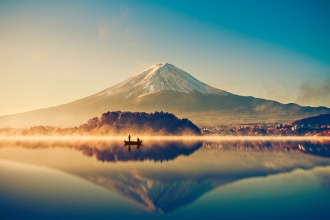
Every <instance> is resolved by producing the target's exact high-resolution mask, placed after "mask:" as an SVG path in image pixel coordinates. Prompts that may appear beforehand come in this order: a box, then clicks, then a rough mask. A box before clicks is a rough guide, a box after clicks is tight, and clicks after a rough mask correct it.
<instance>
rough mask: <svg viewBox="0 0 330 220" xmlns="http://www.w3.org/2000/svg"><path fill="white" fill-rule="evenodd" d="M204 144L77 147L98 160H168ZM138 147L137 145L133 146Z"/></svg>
mask: <svg viewBox="0 0 330 220" xmlns="http://www.w3.org/2000/svg"><path fill="white" fill-rule="evenodd" d="M201 146H202V143H201V142H197V143H193V144H190V145H187V144H184V143H183V142H181V143H180V142H179V143H178V142H164V143H156V144H153V145H152V147H147V148H145V147H143V146H142V147H140V148H139V149H136V150H132V151H131V152H128V147H127V146H118V145H114V146H112V147H111V148H98V147H97V146H95V145H94V146H93V145H85V144H84V145H77V146H75V149H77V150H80V151H82V152H83V154H85V155H88V156H94V155H95V157H96V159H97V160H100V161H108V162H116V161H144V160H153V161H161V162H162V161H168V160H173V159H175V158H176V157H178V156H180V155H184V156H188V155H190V154H192V153H193V152H194V151H196V150H197V149H199V148H200V147H201ZM132 148H136V146H132Z"/></svg>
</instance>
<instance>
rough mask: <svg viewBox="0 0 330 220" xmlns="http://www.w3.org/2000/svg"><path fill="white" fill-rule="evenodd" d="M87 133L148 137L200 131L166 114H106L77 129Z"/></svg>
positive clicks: (188, 122)
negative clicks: (148, 135)
mask: <svg viewBox="0 0 330 220" xmlns="http://www.w3.org/2000/svg"><path fill="white" fill-rule="evenodd" d="M79 131H80V132H87V133H98V134H107V133H124V134H129V133H135V134H150V135H163V134H165V135H180V134H195V135H196V134H201V131H200V129H199V128H198V127H197V126H196V125H195V124H193V123H192V122H191V121H189V120H188V119H186V118H183V119H179V118H177V117H176V116H175V115H174V114H171V113H167V112H155V113H146V112H121V111H115V112H106V113H103V114H102V116H101V117H100V118H97V117H95V118H92V119H90V120H88V122H87V123H85V124H83V125H81V126H80V127H79Z"/></svg>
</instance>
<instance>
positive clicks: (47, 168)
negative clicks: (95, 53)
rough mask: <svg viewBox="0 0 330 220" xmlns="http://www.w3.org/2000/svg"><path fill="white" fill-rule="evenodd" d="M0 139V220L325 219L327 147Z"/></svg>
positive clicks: (328, 204)
mask: <svg viewBox="0 0 330 220" xmlns="http://www.w3.org/2000/svg"><path fill="white" fill-rule="evenodd" d="M141 139H143V146H140V147H137V146H124V144H123V140H124V139H122V138H121V137H116V138H115V137H114V138H111V137H109V138H106V139H102V138H90V139H89V138H77V137H75V138H54V137H43V138H20V139H14V138H2V139H1V141H0V175H1V177H0V219H132V218H134V219H184V218H189V219H202V218H207V219H221V218H222V219H293V218H299V219H330V209H329V208H330V200H329V198H330V140H329V139H312V140H308V139H306V140H305V139H303V140H300V139H295V138H292V139H285V138H281V139H269V140H267V138H260V139H258V138H252V139H249V138H247V139H245V138H237V139H235V138H230V139H223V138H217V137H212V138H180V137H176V138H173V139H171V138H147V137H146V138H141Z"/></svg>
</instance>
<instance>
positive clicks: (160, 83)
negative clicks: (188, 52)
mask: <svg viewBox="0 0 330 220" xmlns="http://www.w3.org/2000/svg"><path fill="white" fill-rule="evenodd" d="M160 91H176V92H184V93H201V94H203V95H209V94H222V95H226V94H228V93H227V92H225V91H223V90H220V89H216V88H214V87H211V86H209V85H206V84H205V83H203V82H201V81H199V80H197V79H195V78H194V77H193V76H191V75H190V74H189V73H187V72H185V71H183V70H181V69H179V68H177V67H176V66H174V65H172V64H169V63H165V64H156V65H154V66H151V67H150V68H148V69H147V70H145V71H143V72H142V73H140V74H138V75H136V76H134V77H131V78H129V79H128V80H126V81H124V82H122V83H119V84H117V85H114V86H112V87H110V88H108V89H106V90H104V91H102V92H100V93H98V94H96V95H97V96H104V95H115V94H123V95H124V96H125V97H126V98H128V97H130V96H134V97H140V96H145V95H149V94H153V93H157V92H160Z"/></svg>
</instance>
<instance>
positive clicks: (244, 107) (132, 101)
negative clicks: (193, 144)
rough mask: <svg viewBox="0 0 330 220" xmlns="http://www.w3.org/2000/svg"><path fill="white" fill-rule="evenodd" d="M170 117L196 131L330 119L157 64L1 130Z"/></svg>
mask: <svg viewBox="0 0 330 220" xmlns="http://www.w3.org/2000/svg"><path fill="white" fill-rule="evenodd" d="M118 110H119V111H143V112H155V111H166V112H172V113H173V114H175V115H177V116H178V117H180V118H189V119H190V120H192V121H193V122H194V123H195V124H197V125H216V124H234V123H238V124H240V123H256V122H258V123H268V122H272V123H274V122H276V123H277V122H279V123H287V122H289V121H292V120H295V119H299V118H304V117H309V116H313V115H318V114H324V113H330V109H329V108H326V107H303V106H300V105H297V104H282V103H279V102H277V101H272V100H265V99H261V98H254V97H252V96H239V95H235V94H232V93H229V92H226V91H224V90H221V89H217V88H214V87H211V86H209V85H207V84H205V83H203V82H201V81H199V80H198V79H196V78H194V77H193V76H191V75H190V74H189V73H187V72H185V71H183V70H181V69H179V68H177V67H175V66H174V65H172V64H169V63H165V64H156V65H154V66H152V67H150V68H148V69H146V70H145V71H143V72H141V73H140V74H138V75H135V76H133V77H131V78H129V79H127V80H125V81H123V82H121V83H118V84H116V85H114V86H111V87H109V88H107V89H105V90H102V91H100V92H98V93H95V94H92V95H90V96H87V97H85V98H81V99H78V100H75V101H72V102H69V103H66V104H62V105H59V106H55V107H49V108H43V109H37V110H33V111H29V112H25V113H20V114H14V115H7V116H0V127H31V126H35V125H50V126H61V127H63V126H64V127H65V126H76V125H79V124H82V123H84V122H85V121H86V120H88V119H89V118H92V117H94V116H95V115H100V114H102V113H103V112H107V111H118Z"/></svg>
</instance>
